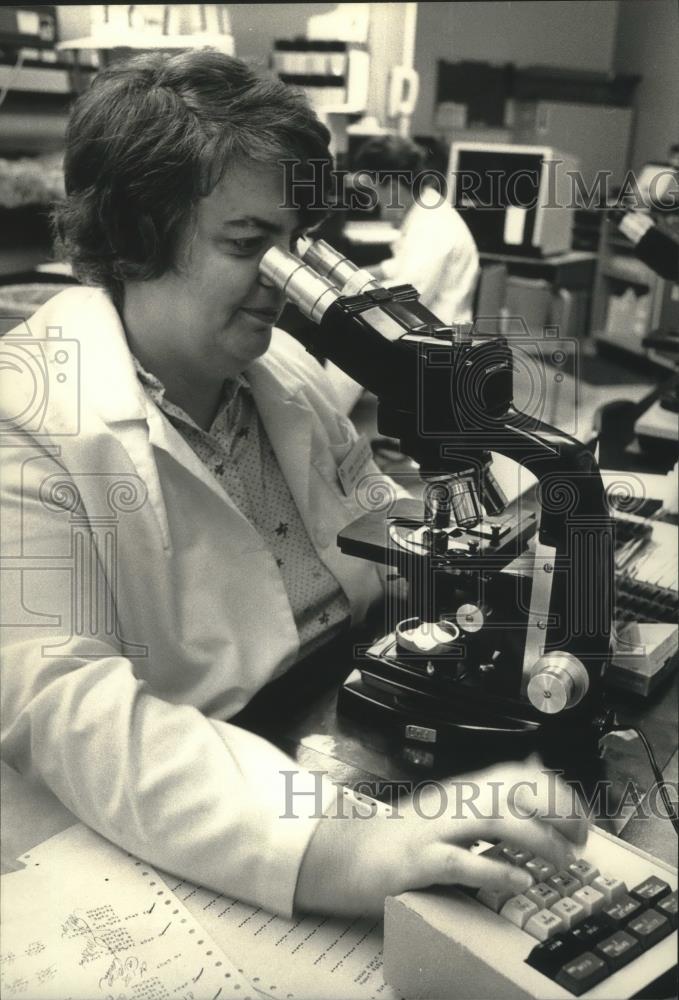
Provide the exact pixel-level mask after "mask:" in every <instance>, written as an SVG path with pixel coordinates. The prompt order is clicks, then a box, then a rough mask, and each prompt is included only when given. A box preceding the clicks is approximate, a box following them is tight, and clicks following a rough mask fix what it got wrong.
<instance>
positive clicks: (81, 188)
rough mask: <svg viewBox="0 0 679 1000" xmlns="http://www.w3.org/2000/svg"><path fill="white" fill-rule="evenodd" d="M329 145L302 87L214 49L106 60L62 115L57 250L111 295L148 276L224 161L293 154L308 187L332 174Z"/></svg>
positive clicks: (309, 209) (171, 251) (168, 255)
mask: <svg viewBox="0 0 679 1000" xmlns="http://www.w3.org/2000/svg"><path fill="white" fill-rule="evenodd" d="M329 141H330V133H329V132H328V130H327V129H326V128H325V126H324V125H322V124H321V122H319V120H318V118H317V117H316V115H315V113H314V112H313V110H312V109H311V107H310V105H309V103H308V101H307V99H306V97H305V96H304V95H303V94H302V92H301V91H297V90H295V89H293V88H291V87H288V86H286V85H285V84H283V83H281V82H280V81H279V80H276V79H273V78H268V77H263V76H261V75H259V74H258V73H256V72H255V71H253V70H252V69H250V68H249V67H248V66H247V65H246V64H245V63H244V62H242V61H241V60H239V59H234V58H232V57H230V56H226V55H224V54H222V53H220V52H216V51H213V50H199V51H196V50H194V51H188V52H181V53H176V54H171V55H168V54H165V53H150V54H147V55H141V56H137V57H135V58H133V59H130V60H128V61H126V62H121V63H116V64H114V65H113V66H111V67H110V68H108V69H106V70H104V71H103V72H101V73H99V74H98V75H97V77H96V78H95V80H94V82H93V84H92V86H91V88H90V89H89V90H88V91H87V92H86V93H85V94H83V95H81V96H80V97H79V98H78V100H77V101H76V102H75V105H74V107H73V110H72V113H71V117H70V121H69V125H68V129H67V133H66V154H65V159H64V171H65V181H66V198H65V200H64V201H63V202H62V203H61V204H59V205H58V206H56V208H55V210H54V212H53V224H54V229H55V234H56V242H57V249H58V252H59V253H60V255H61V256H62V257H64V258H65V259H67V260H69V261H70V262H71V264H72V265H73V269H74V272H75V274H76V276H77V277H78V278H80V280H82V281H84V282H86V283H88V284H95V285H103V286H105V287H107V288H109V289H111V290H112V291H114V292H117V291H119V290H120V289H121V287H122V283H123V282H124V281H125V280H137V281H140V280H142V281H143V280H148V279H149V278H154V277H159V276H160V275H162V274H164V273H165V272H166V271H167V270H168V269H169V268H170V267H171V266H172V265H173V263H174V258H175V253H176V247H177V238H178V236H179V234H180V231H181V228H182V227H183V225H184V224H185V223H186V222H187V221H188V220H189V219H190V217H191V214H192V211H193V209H194V207H195V205H196V203H197V202H198V200H199V199H200V198H204V197H207V195H209V194H210V192H211V191H212V190H213V189H214V187H215V185H216V184H217V183H218V182H219V180H220V179H221V177H222V176H223V174H224V172H225V170H226V169H227V168H228V167H229V165H230V164H232V163H234V162H238V161H242V160H251V161H254V162H258V163H265V164H266V163H268V164H275V163H276V162H277V160H279V159H294V160H297V161H299V163H301V164H302V167H301V168H300V167H299V166H298V167H296V172H295V176H296V177H297V178H299V177H300V174H301V172H303V171H304V165H307V166H308V165H310V168H311V169H310V172H311V174H312V176H313V178H314V180H315V182H316V183H319V182H320V178H321V177H322V176H323V175H324V173H325V172H326V171H327V172H328V173H329V172H330V171H331V169H332V159H331V156H330V153H329V148H328V146H329ZM319 164H320V169H319ZM301 187H302V186H300V188H301ZM302 190H304V189H303V188H302ZM284 194H285V192H284V191H283V189H282V188H281V197H282V198H283V196H284ZM296 194H297V197H298V198H299V192H297V189H296ZM319 203H320V202H319V200H318V199H315V197H314V195H313V194H309V195H308V200H305V203H304V204H302V205H300V206H299V213H300V221H301V224H302V225H311V224H312V222H315V221H319V214H318V211H316V212H314V210H313V206H315V205H317V204H319Z"/></svg>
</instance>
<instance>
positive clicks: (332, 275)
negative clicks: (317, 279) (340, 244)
mask: <svg viewBox="0 0 679 1000" xmlns="http://www.w3.org/2000/svg"><path fill="white" fill-rule="evenodd" d="M305 242H306V243H307V246H306V247H304V248H301V247H300V250H301V256H302V259H303V260H304V262H305V263H306V264H308V265H309V266H310V267H312V268H313V269H314V271H316V273H317V274H322V275H323V276H324V277H326V278H327V279H328V281H331V282H332V284H333V285H334V286H335V288H338V289H339V290H340V291H341V292H342V295H359V294H360V293H361V292H364V291H366V290H368V289H371V288H379V287H380V286H379V284H378V283H377V282H376V281H375V279H374V278H373V276H372V274H371V273H370V271H366V270H364V269H363V268H359V267H356V265H355V264H354V263H352V261H350V260H349V259H348V258H347V257H343V256H342V254H341V253H339V251H337V250H335V248H334V247H331V246H330V244H329V243H326V242H325V240H315V241H314V242H313V243H310V242H309V241H305Z"/></svg>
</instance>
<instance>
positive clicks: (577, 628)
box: [264, 244, 614, 747]
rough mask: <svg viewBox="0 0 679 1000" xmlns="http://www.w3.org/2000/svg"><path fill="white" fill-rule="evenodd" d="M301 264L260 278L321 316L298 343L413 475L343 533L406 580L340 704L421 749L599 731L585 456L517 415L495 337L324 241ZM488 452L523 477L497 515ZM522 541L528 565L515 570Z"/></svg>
mask: <svg viewBox="0 0 679 1000" xmlns="http://www.w3.org/2000/svg"><path fill="white" fill-rule="evenodd" d="M270 253H277V254H281V252H280V251H270ZM333 255H334V256H333ZM264 260H265V261H266V257H265V258H264ZM304 260H305V261H306V262H307V264H302V263H301V262H300V261H299V259H297V258H291V260H290V261H287V262H283V261H280V260H278V261H276V260H274V261H272V262H271V266H270V267H269V270H268V272H267V273H268V275H269V277H272V278H273V280H275V281H277V283H278V284H279V285H280V287H285V288H286V292H287V294H288V295H289V297H290V298H291V299H292V301H294V302H295V303H296V304H297V305H298V306H299V307H300V308H302V310H303V311H305V312H306V314H307V315H308V316H310V318H312V319H314V320H315V321H316V322H317V323H318V330H317V331H315V333H316V336H314V338H313V341H312V342H310V343H307V344H306V345H305V346H307V349H309V350H311V351H312V352H313V353H317V354H318V355H320V356H323V357H327V358H329V359H330V360H332V361H333V362H334V363H335V364H337V365H338V366H339V367H340V368H342V369H343V370H344V371H345V372H346V373H347V374H348V375H350V376H351V377H352V378H354V379H356V381H358V382H359V383H361V384H362V385H363V386H365V387H366V388H367V389H369V390H371V391H372V392H373V393H374V394H375V395H376V396H377V398H378V427H379V430H380V433H382V434H384V435H387V436H389V437H393V438H396V439H397V440H398V441H399V443H400V447H401V450H402V451H403V452H405V453H406V454H407V455H409V456H410V457H411V458H413V459H414V460H415V461H416V462H417V463H418V465H419V467H420V476H421V477H422V480H423V483H424V490H423V497H422V499H421V500H419V501H416V500H411V501H397V502H396V504H394V506H393V508H392V509H388V510H380V511H376V512H373V513H371V512H368V513H366V514H365V515H364V516H363V517H362V518H360V519H359V520H358V521H357V522H355V523H354V524H352V525H349V527H348V528H346V529H345V530H344V531H343V532H341V534H340V536H339V539H338V543H339V545H340V547H341V549H342V551H344V552H346V553H347V554H348V555H354V556H358V557H361V558H369V559H373V560H376V561H379V562H382V563H384V564H386V565H388V566H390V567H392V569H393V570H395V572H396V573H397V574H398V575H399V576H401V577H403V578H404V579H405V580H406V583H407V596H406V598H405V603H404V605H403V606H401V608H400V609H399V610H398V611H395V609H392V610H394V611H395V614H394V615H393V616H392V617H393V618H397V619H398V620H393V621H392V620H388V621H386V622H385V635H384V636H382V637H380V638H379V639H378V640H377V641H376V642H375V643H373V645H372V646H371V647H370V648H369V649H367V650H366V652H365V655H364V656H363V657H362V658H361V660H360V662H359V664H358V670H357V671H354V673H353V674H352V675H351V677H350V678H349V680H348V681H347V683H346V684H345V687H344V689H343V691H342V693H341V696H340V702H339V707H340V709H341V710H343V711H345V712H347V713H349V714H351V715H354V716H359V717H360V718H362V719H366V720H367V721H368V722H369V723H371V724H373V725H374V724H376V723H377V724H378V725H381V726H383V727H386V728H388V729H390V730H391V731H393V733H394V735H396V736H397V737H400V738H402V739H404V740H406V741H409V742H411V743H414V744H418V743H419V744H420V745H422V746H423V747H424V746H425V745H428V746H429V747H431V746H432V745H435V746H436V745H440V744H445V743H448V742H449V741H452V742H455V741H456V740H458V739H459V738H460V737H462V736H465V735H469V734H472V733H479V732H481V733H483V734H484V737H485V738H486V739H487V738H488V735H489V734H495V735H496V736H497V737H498V738H500V739H504V738H509V739H514V740H515V739H516V738H517V737H522V738H526V739H529V738H532V737H535V736H536V735H537V736H547V737H549V738H550V739H555V740H556V741H557V742H560V741H563V740H568V741H571V740H573V739H575V740H576V741H583V740H586V739H587V735H588V734H589V735H591V737H592V739H593V740H596V730H597V725H598V723H599V722H600V721H601V719H602V712H603V700H602V679H603V673H604V670H605V667H606V664H607V661H608V658H609V653H610V628H611V619H612V613H613V604H614V593H613V584H614V564H613V528H612V521H611V519H610V516H609V512H608V507H607V502H606V496H605V491H604V487H603V483H602V480H601V475H600V473H599V470H598V468H597V465H596V462H595V460H594V456H593V455H592V453H591V452H590V451H589V450H588V449H587V448H586V447H585V446H584V445H582V444H581V443H580V442H579V441H577V440H576V439H574V438H571V437H569V436H568V435H566V434H564V433H563V432H561V431H559V430H558V429H556V428H553V427H550V426H549V425H547V424H544V423H542V422H541V421H540V420H539V419H536V418H535V417H533V416H530V415H527V414H524V413H521V412H520V411H518V410H516V409H515V408H514V406H513V402H512V398H513V362H512V354H511V350H510V348H509V344H508V342H507V340H506V339H505V338H504V337H502V336H494V337H484V338H480V339H474V338H473V336H472V332H471V331H470V330H469V329H468V328H464V327H450V326H446V325H444V324H442V323H440V321H439V320H438V319H437V317H436V316H434V315H433V314H432V313H430V312H429V311H428V310H427V309H426V308H425V307H424V306H422V304H421V303H420V301H419V298H418V294H417V292H416V290H415V289H414V288H412V287H411V286H408V285H404V286H398V287H396V288H390V289H384V288H381V287H378V286H377V285H376V284H375V283H374V282H373V281H372V280H371V278H370V276H369V275H367V273H366V272H360V271H358V270H357V269H356V268H355V267H353V265H351V264H350V263H349V262H347V261H345V260H343V259H342V258H340V257H339V255H338V254H336V253H335V251H333V250H332V248H329V247H327V246H326V245H323V244H320V245H317V244H312V245H311V247H310V248H309V249H308V250H307V252H306V253H305V254H304ZM294 261H296V264H295V263H293V262H294ZM313 268H315V269H316V270H312V269H313ZM300 269H303V270H302V271H301V272H300ZM309 271H311V275H313V277H312V276H311V275H310V274H309V273H308V272H309ZM319 271H320V272H321V279H320V280H321V284H319V283H318V281H319V279H318V272H319ZM284 272H287V273H288V277H287V278H284V277H282V274H283V273H284ZM323 282H325V285H324V284H323ZM333 282H334V283H333ZM326 286H327V287H326ZM491 452H497V453H500V454H503V455H506V456H508V457H509V458H511V459H513V460H514V461H515V462H518V463H519V464H520V465H522V466H524V467H525V468H527V469H529V470H530V471H531V472H532V473H533V474H534V475H535V476H536V478H537V480H538V487H537V501H538V508H539V510H538V511H535V510H533V509H526V508H525V507H524V508H522V507H521V506H519V507H518V508H516V509H514V510H511V509H510V510H509V511H507V510H505V506H506V501H505V498H504V496H503V494H502V491H501V489H500V488H499V486H498V484H497V483H496V482H495V480H494V477H493V475H492V472H491V468H490V467H491ZM531 536H536V537H535V552H534V559H533V563H532V567H531V569H530V571H529V572H526V571H525V569H523V570H521V569H520V570H518V571H517V570H516V569H515V567H516V562H517V559H518V557H520V556H522V553H524V551H525V548H526V545H527V543H528V541H529V539H530V538H531ZM519 562H521V560H519ZM525 562H526V560H525V558H524V560H523V563H525ZM513 566H514V568H513ZM401 614H402V615H403V617H401Z"/></svg>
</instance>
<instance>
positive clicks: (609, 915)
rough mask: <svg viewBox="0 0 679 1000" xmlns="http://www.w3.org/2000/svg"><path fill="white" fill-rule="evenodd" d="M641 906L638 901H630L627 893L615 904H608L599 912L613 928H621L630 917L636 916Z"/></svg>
mask: <svg viewBox="0 0 679 1000" xmlns="http://www.w3.org/2000/svg"><path fill="white" fill-rule="evenodd" d="M642 909H643V906H642V905H641V903H640V902H639V900H638V899H632V897H631V896H628V895H627V893H625V894H624V895H622V896H621V897H620V899H618V900H617V901H616V902H615V903H609V905H608V906H605V907H604V908H603V910H602V911H601V916H602V917H603V919H604V920H606V921H607V922H608V923H609V924H611V925H612V926H613V927H615V928H616V929H617V928H622V927H624V926H625V924H628V923H629V921H630V920H631V919H632V917H636V916H638V915H639V914H640V913H641V911H642Z"/></svg>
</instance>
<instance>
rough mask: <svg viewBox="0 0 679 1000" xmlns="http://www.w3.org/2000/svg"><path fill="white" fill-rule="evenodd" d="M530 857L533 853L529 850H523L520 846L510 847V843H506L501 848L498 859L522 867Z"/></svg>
mask: <svg viewBox="0 0 679 1000" xmlns="http://www.w3.org/2000/svg"><path fill="white" fill-rule="evenodd" d="M532 857H533V855H532V854H531V852H530V851H524V849H523V848H522V847H512V846H511V845H510V844H506V845H505V846H504V847H503V848H502V853H501V854H500V861H509V863H510V864H511V865H516V866H517V867H519V868H523V866H524V865H525V864H526V862H527V861H530V859H531V858H532Z"/></svg>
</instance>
